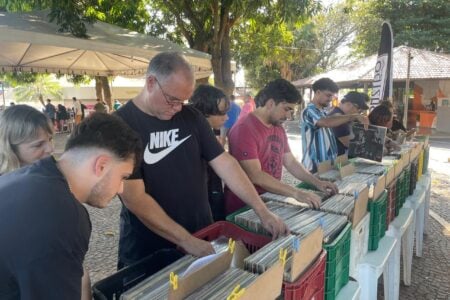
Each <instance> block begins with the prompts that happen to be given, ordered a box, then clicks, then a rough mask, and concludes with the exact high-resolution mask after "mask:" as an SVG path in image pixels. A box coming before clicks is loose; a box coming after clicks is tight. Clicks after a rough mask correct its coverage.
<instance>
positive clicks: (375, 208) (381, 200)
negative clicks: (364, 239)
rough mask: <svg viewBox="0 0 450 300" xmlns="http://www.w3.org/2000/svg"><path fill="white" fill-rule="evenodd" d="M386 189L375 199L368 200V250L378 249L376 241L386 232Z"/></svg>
mask: <svg viewBox="0 0 450 300" xmlns="http://www.w3.org/2000/svg"><path fill="white" fill-rule="evenodd" d="M387 197H388V193H387V191H386V190H384V191H383V193H382V194H381V195H380V196H379V197H378V199H376V200H375V201H369V203H368V206H367V210H368V211H369V212H370V226H369V251H374V250H377V249H378V243H379V242H380V239H381V238H382V237H383V236H384V234H385V232H386V212H387Z"/></svg>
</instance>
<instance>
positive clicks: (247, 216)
mask: <svg viewBox="0 0 450 300" xmlns="http://www.w3.org/2000/svg"><path fill="white" fill-rule="evenodd" d="M266 206H267V208H268V209H269V210H270V211H271V212H273V213H274V214H276V215H277V216H279V217H280V218H282V219H283V220H286V219H289V218H290V217H291V216H293V215H296V214H298V213H300V212H301V211H303V210H305V209H304V208H300V207H298V206H294V205H289V204H284V203H280V202H273V201H270V202H267V203H266ZM234 221H235V222H236V224H238V225H241V226H244V227H246V228H248V229H249V230H250V231H252V232H256V233H260V234H265V235H270V233H269V232H268V231H266V230H265V229H264V227H263V226H262V224H261V220H260V219H259V217H258V215H257V214H256V212H255V211H254V210H253V209H249V210H246V211H244V212H242V213H240V214H237V215H236V216H235V217H234Z"/></svg>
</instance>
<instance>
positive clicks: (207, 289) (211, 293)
mask: <svg viewBox="0 0 450 300" xmlns="http://www.w3.org/2000/svg"><path fill="white" fill-rule="evenodd" d="M257 277H258V275H256V274H253V273H250V272H247V271H244V270H241V269H238V268H231V269H228V270H227V271H225V272H224V273H222V274H220V275H219V276H217V277H215V278H214V279H213V280H211V281H210V282H208V283H207V284H205V285H204V286H202V287H201V288H199V289H197V290H196V291H195V292H194V293H192V294H191V295H190V296H189V297H187V298H185V299H188V300H198V299H208V300H209V299H227V297H228V296H229V295H230V294H231V293H232V291H233V290H234V288H236V286H237V285H239V286H240V288H241V289H242V288H246V287H247V286H249V285H250V284H251V283H252V282H253V281H255V279H256V278H257Z"/></svg>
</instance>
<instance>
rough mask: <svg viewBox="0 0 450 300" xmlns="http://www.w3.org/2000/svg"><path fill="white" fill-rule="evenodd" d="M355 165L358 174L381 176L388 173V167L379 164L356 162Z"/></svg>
mask: <svg viewBox="0 0 450 300" xmlns="http://www.w3.org/2000/svg"><path fill="white" fill-rule="evenodd" d="M353 165H354V166H355V171H356V173H363V174H373V175H378V176H381V175H383V174H384V173H385V172H386V167H385V166H383V165H382V164H379V163H377V164H373V163H366V162H358V161H357V162H354V163H353Z"/></svg>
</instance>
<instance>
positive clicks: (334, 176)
mask: <svg viewBox="0 0 450 300" xmlns="http://www.w3.org/2000/svg"><path fill="white" fill-rule="evenodd" d="M318 176H319V179H320V180H326V181H332V182H334V181H337V180H339V179H341V173H340V172H339V170H334V169H333V170H328V171H326V172H324V173H322V174H319V175H318Z"/></svg>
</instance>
